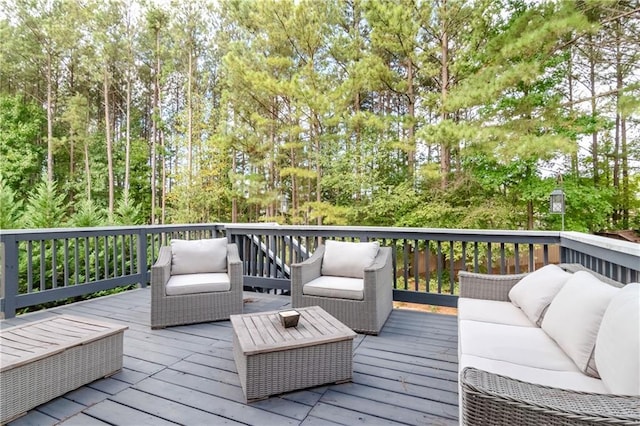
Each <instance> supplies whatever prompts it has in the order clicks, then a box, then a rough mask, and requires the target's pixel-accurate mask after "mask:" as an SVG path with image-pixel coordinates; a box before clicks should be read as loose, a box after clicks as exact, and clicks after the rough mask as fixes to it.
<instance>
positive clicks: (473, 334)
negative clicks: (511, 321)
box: [458, 320, 579, 372]
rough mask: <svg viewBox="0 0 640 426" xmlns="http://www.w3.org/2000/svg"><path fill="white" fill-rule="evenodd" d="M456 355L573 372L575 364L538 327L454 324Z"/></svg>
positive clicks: (484, 323)
mask: <svg viewBox="0 0 640 426" xmlns="http://www.w3.org/2000/svg"><path fill="white" fill-rule="evenodd" d="M458 327H459V334H460V337H459V341H458V345H459V346H460V353H461V354H467V355H475V356H480V357H483V358H489V359H494V360H497V361H506V362H511V363H514V364H520V365H526V366H529V367H535V368H543V369H546V370H561V371H576V372H579V370H578V369H577V368H576V366H575V364H574V363H573V362H572V361H571V359H570V358H569V357H568V356H567V355H566V354H565V353H564V352H563V351H562V349H560V348H559V347H558V345H556V343H555V342H554V341H553V340H552V339H551V338H550V337H549V336H547V334H546V333H545V332H544V331H542V330H541V329H540V328H538V327H519V326H515V325H505V324H495V323H489V322H482V321H469V320H462V321H458Z"/></svg>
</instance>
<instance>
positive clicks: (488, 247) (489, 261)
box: [487, 242, 493, 274]
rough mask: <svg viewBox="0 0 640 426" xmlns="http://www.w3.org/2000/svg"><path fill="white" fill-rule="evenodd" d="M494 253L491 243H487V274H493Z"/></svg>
mask: <svg viewBox="0 0 640 426" xmlns="http://www.w3.org/2000/svg"><path fill="white" fill-rule="evenodd" d="M491 257H492V253H491V242H488V243H487V273H488V274H493V264H492V262H491V261H492V259H491Z"/></svg>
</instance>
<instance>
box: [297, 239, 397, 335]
mask: <svg viewBox="0 0 640 426" xmlns="http://www.w3.org/2000/svg"><path fill="white" fill-rule="evenodd" d="M324 253H325V246H319V247H318V248H317V249H316V251H315V252H314V253H313V255H312V256H311V257H310V258H309V259H307V260H306V261H304V262H302V263H298V264H293V265H291V304H292V306H293V307H294V308H301V307H306V306H320V307H321V308H323V309H324V310H325V311H327V312H328V313H330V314H331V315H333V316H334V317H335V318H337V319H338V320H339V321H341V322H342V323H344V324H345V325H347V326H348V327H350V328H351V329H353V330H354V331H356V332H359V333H366V334H378V333H379V332H380V329H382V326H383V325H384V323H385V321H386V320H387V318H388V316H389V314H390V313H391V309H392V308H393V290H392V287H393V286H392V280H393V278H392V269H391V268H392V262H391V256H392V255H391V248H389V247H381V248H380V249H379V251H378V254H377V256H376V258H375V260H374V263H373V264H372V265H371V266H369V267H367V268H365V270H364V295H363V298H362V300H353V299H346V298H337V297H321V296H313V295H308V294H305V293H304V291H303V287H304V286H305V284H307V283H309V282H311V281H313V280H315V279H316V278H319V277H321V271H322V260H323V255H324Z"/></svg>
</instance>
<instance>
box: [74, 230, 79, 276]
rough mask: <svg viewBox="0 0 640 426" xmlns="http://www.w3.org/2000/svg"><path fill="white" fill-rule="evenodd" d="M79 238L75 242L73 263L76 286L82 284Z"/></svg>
mask: <svg viewBox="0 0 640 426" xmlns="http://www.w3.org/2000/svg"><path fill="white" fill-rule="evenodd" d="M78 249H79V248H78V238H77V237H76V238H75V239H74V240H73V256H74V259H73V262H74V270H73V274H74V277H75V280H74V284H76V285H78V284H80V255H79V254H78Z"/></svg>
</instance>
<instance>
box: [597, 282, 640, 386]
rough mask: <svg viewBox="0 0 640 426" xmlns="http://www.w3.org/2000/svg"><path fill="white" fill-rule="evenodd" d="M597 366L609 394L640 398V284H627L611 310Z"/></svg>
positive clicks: (605, 320)
mask: <svg viewBox="0 0 640 426" xmlns="http://www.w3.org/2000/svg"><path fill="white" fill-rule="evenodd" d="M595 360H596V366H597V367H598V373H599V374H600V377H601V378H602V381H603V382H604V384H605V385H606V386H607V388H608V389H609V391H610V392H611V393H614V394H619V395H636V396H640V284H639V283H633V284H627V285H626V286H624V287H623V288H622V289H620V290H619V291H618V293H617V294H616V295H615V296H613V299H611V302H610V303H609V306H607V309H606V311H605V312H604V316H603V317H602V322H601V323H600V329H599V330H598V337H597V339H596V349H595Z"/></svg>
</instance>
